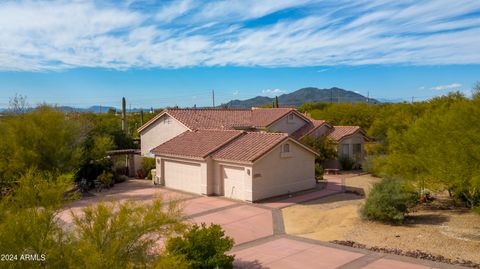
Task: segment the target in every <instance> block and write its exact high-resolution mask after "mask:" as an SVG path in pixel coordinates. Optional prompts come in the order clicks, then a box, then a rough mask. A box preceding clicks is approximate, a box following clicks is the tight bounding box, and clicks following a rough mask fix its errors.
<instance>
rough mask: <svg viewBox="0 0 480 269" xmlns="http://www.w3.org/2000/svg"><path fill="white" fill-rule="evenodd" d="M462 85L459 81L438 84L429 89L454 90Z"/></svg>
mask: <svg viewBox="0 0 480 269" xmlns="http://www.w3.org/2000/svg"><path fill="white" fill-rule="evenodd" d="M462 86H463V85H462V84H460V83H452V84H447V85H438V86H435V87H432V88H430V89H432V90H436V91H444V90H456V89H459V88H460V87H462Z"/></svg>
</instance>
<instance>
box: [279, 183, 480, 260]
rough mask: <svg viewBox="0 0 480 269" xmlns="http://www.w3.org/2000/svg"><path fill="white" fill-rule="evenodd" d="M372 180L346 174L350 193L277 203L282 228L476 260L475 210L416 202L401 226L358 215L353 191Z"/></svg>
mask: <svg viewBox="0 0 480 269" xmlns="http://www.w3.org/2000/svg"><path fill="white" fill-rule="evenodd" d="M377 180H378V179H376V178H374V177H371V176H369V175H363V176H359V177H349V178H346V179H345V184H346V186H347V188H346V189H347V190H348V191H350V193H344V194H338V195H334V196H331V197H328V198H326V199H320V200H317V201H312V202H309V203H307V204H302V205H296V206H292V207H288V208H285V209H283V215H284V222H285V229H286V232H287V233H290V234H295V235H300V236H304V237H308V238H312V239H317V240H322V241H333V240H341V241H354V242H357V243H359V244H365V245H366V246H367V247H372V246H375V247H384V248H390V249H400V250H403V251H417V250H420V251H423V252H428V253H431V254H433V255H441V256H444V257H446V258H449V259H453V260H470V261H473V262H476V263H480V254H479V253H480V215H478V214H474V213H471V212H469V211H468V210H461V209H452V208H449V207H444V206H439V207H436V206H422V207H420V208H418V209H417V210H416V211H415V212H413V213H411V214H410V217H409V219H408V221H407V223H406V225H402V226H392V225H387V224H381V223H375V222H370V221H364V220H361V219H360V217H359V215H358V210H359V207H360V206H361V204H362V202H363V198H364V196H362V195H359V194H357V193H360V194H361V193H362V190H363V192H366V193H368V190H369V188H370V186H371V185H372V183H373V182H375V181H377ZM439 208H441V209H439Z"/></svg>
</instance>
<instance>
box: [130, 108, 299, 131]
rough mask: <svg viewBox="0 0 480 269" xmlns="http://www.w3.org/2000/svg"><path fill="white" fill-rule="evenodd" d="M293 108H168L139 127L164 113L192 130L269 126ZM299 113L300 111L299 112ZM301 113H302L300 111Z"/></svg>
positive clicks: (148, 123)
mask: <svg viewBox="0 0 480 269" xmlns="http://www.w3.org/2000/svg"><path fill="white" fill-rule="evenodd" d="M291 111H295V109H293V108H254V109H213V108H212V109H203V108H202V109H166V110H164V111H163V112H162V113H160V114H158V115H157V116H155V117H154V118H153V119H151V120H150V121H148V122H147V123H145V124H144V125H143V126H141V127H140V128H138V131H139V132H141V131H142V130H144V129H146V128H147V127H148V126H150V125H151V124H152V123H154V122H155V121H156V120H157V119H159V118H160V117H161V116H162V115H163V114H164V113H168V114H170V115H171V116H172V117H174V118H175V119H177V120H178V121H180V122H181V123H183V124H184V125H185V126H187V127H188V128H189V129H191V130H199V129H219V130H225V129H226V130H228V129H230V130H231V129H245V128H251V127H268V126H269V125H270V124H272V123H274V122H275V121H277V120H279V119H280V118H282V117H284V116H285V115H287V114H288V113H290V112H291ZM297 113H298V112H297ZM298 114H300V113H298Z"/></svg>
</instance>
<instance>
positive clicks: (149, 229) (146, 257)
mask: <svg viewBox="0 0 480 269" xmlns="http://www.w3.org/2000/svg"><path fill="white" fill-rule="evenodd" d="M182 217H183V215H182V214H181V211H180V210H179V207H178V206H177V204H176V203H169V204H168V206H166V205H164V204H163V203H162V202H161V200H156V201H154V202H153V204H152V205H150V206H147V205H145V204H140V203H135V202H126V203H121V204H113V205H108V204H99V205H96V206H95V207H89V208H86V209H84V210H83V214H82V215H74V224H75V233H71V234H70V238H69V240H70V244H69V248H71V250H72V251H73V254H74V255H73V256H71V257H69V258H70V259H69V263H70V264H71V265H72V267H75V268H139V267H145V266H153V265H154V264H155V263H156V262H157V260H158V259H159V256H161V253H158V250H157V251H155V248H156V247H158V246H156V244H157V243H158V242H159V240H160V239H162V238H168V237H169V236H171V235H172V234H174V233H175V234H177V233H181V232H182V231H183V230H184V228H185V227H186V226H185V224H183V223H182V222H181V220H182Z"/></svg>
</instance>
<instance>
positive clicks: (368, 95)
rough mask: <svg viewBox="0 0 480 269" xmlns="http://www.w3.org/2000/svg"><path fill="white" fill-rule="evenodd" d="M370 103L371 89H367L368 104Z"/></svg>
mask: <svg viewBox="0 0 480 269" xmlns="http://www.w3.org/2000/svg"><path fill="white" fill-rule="evenodd" d="M368 103H370V91H367V104H368Z"/></svg>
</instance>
